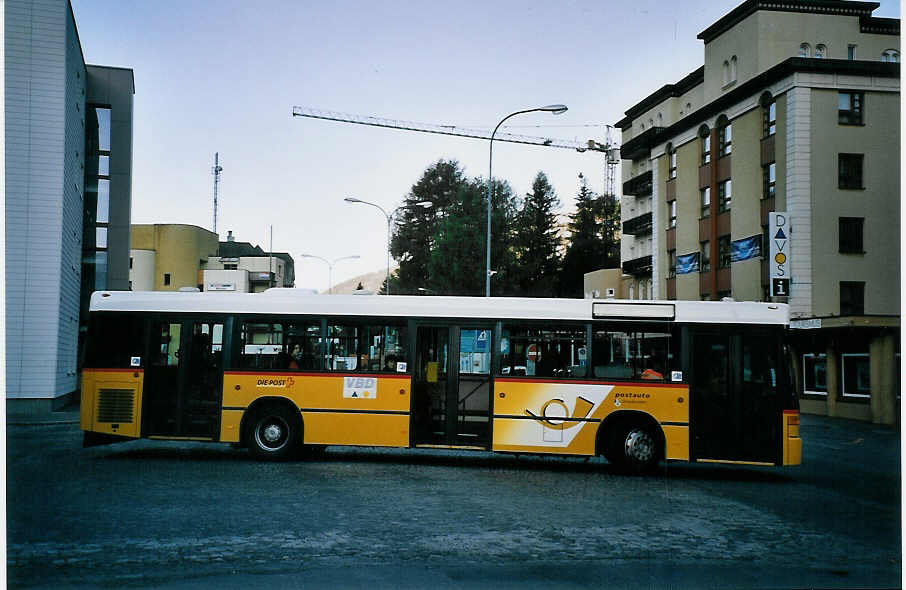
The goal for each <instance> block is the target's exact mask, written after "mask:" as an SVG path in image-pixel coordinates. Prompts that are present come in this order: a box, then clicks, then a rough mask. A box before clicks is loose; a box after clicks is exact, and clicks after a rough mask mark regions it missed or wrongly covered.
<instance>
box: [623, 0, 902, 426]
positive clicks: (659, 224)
mask: <svg viewBox="0 0 906 590" xmlns="http://www.w3.org/2000/svg"><path fill="white" fill-rule="evenodd" d="M878 6H879V5H878V4H877V3H875V2H839V1H831V0H813V1H802V0H798V1H797V0H792V1H790V2H784V3H776V2H768V1H765V0H749V1H747V2H744V3H743V4H741V5H739V6H738V7H737V8H736V9H734V10H733V11H731V12H730V13H729V14H727V15H726V16H724V17H723V18H721V19H720V20H718V21H717V22H716V23H714V24H713V25H711V26H710V27H708V28H707V29H705V30H704V31H703V32H702V33H700V34H699V36H698V38H699V39H701V40H702V41H703V42H704V65H703V66H702V67H701V68H699V69H697V70H695V71H694V72H692V73H690V74H688V75H686V76H684V77H682V78H681V79H680V80H679V81H678V82H676V83H674V84H667V85H666V86H663V87H661V88H660V89H659V90H657V91H656V92H654V93H653V94H651V95H650V96H648V97H647V98H645V99H644V100H642V101H640V102H639V103H638V104H636V105H634V106H632V107H631V108H630V109H629V110H627V111H626V117H625V118H624V119H622V120H621V121H620V122H619V123H617V126H619V127H620V128H621V129H622V131H623V147H622V150H621V152H622V157H623V158H624V162H623V181H624V182H623V195H624V196H623V199H622V211H623V243H622V252H621V257H622V269H623V273H624V278H623V283H624V285H623V289H622V291H623V292H624V293H626V294H627V295H628V296H629V297H630V298H651V297H652V296H653V297H655V298H664V299H712V300H715V299H721V298H723V297H733V298H734V299H736V300H748V301H759V300H760V301H766V300H775V301H782V302H786V303H789V304H790V308H791V315H792V318H793V321H792V327H793V328H795V329H794V330H793V333H792V340H793V342H794V348H795V350H794V356H795V363H794V364H795V369H796V375H797V383H798V386H799V391H800V394H801V397H802V400H801V402H802V403H801V406H802V409H803V410H804V411H809V412H816V413H822V414H824V413H826V414H830V415H836V416H845V417H851V418H859V419H865V420H874V421H876V422H883V423H891V422H894V421H895V420H896V419H897V416H898V411H897V406H898V403H899V401H898V395H899V325H900V318H899V309H900V275H899V268H900V260H899V256H900V248H899V239H900V228H899V206H900V205H899V201H900V186H899V177H900V174H899V166H900V136H899V128H900V115H899V101H900V80H899V76H900V66H899V63H898V62H899V51H900V37H899V33H900V23H899V20H897V19H886V18H876V17H873V16H872V15H871V14H872V11H873V10H874V9H876V8H877V7H878ZM772 212H781V213H784V214H785V218H786V219H787V220H788V221H789V226H788V227H787V230H788V231H786V232H783V233H781V234H777V230H775V232H774V233H770V232H769V229H770V227H769V220H770V217H771V213H772ZM775 234H777V235H775ZM778 237H782V239H779V240H778V239H776V238H778ZM772 243H774V244H778V245H779V247H782V248H783V249H784V251H783V252H782V254H783V257H779V258H773V257H772V253H771V244H772ZM774 254H776V252H775V253H774ZM781 259H783V260H784V262H783V263H782V264H783V268H782V270H783V271H784V273H785V274H784V278H786V279H789V282H788V283H786V282H783V281H781V282H779V283H778V282H775V281H773V280H772V276H775V275H776V273H777V272H778V265H779V264H781V263H779V262H778V261H779V260H781ZM772 287H773V289H774V291H773V292H772Z"/></svg>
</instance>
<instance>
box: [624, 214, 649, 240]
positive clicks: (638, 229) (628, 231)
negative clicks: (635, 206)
mask: <svg viewBox="0 0 906 590" xmlns="http://www.w3.org/2000/svg"><path fill="white" fill-rule="evenodd" d="M650 233H651V211H649V212H648V213H643V214H641V215H638V216H636V217H633V218H632V219H627V220H626V221H624V222H623V235H626V236H647V235H648V234H650Z"/></svg>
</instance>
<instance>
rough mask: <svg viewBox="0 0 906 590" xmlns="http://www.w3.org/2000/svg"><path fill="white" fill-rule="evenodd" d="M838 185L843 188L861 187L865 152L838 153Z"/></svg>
mask: <svg viewBox="0 0 906 590" xmlns="http://www.w3.org/2000/svg"><path fill="white" fill-rule="evenodd" d="M837 157H838V160H837V163H838V172H839V181H838V185H837V186H838V187H839V188H841V189H861V188H865V187H863V186H862V162H863V159H864V157H865V156H864V154H838V156H837Z"/></svg>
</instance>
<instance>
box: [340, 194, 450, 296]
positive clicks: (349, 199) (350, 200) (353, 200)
mask: <svg viewBox="0 0 906 590" xmlns="http://www.w3.org/2000/svg"><path fill="white" fill-rule="evenodd" d="M343 200H344V201H346V202H347V203H362V204H363V205H371V206H372V207H376V208H378V209H379V210H380V211H381V213H383V214H384V217H386V218H387V280H386V286H385V287H384V294H385V295H390V233H391V229H392V225H393V216H394V215H396V212H397V211H399V210H400V209H405V208H406V207H422V208H424V209H430V208H431V207H433V206H434V203H432V202H431V201H419V202H418V203H413V204H411V205H400V206H399V207H397V208H396V209H394V210H393V211H391V212H390V213H387V211H386V210H384V208H383V207H381V206H380V205H378V204H377V203H370V202H368V201H363V200H362V199H357V198H355V197H346V198H345V199H343Z"/></svg>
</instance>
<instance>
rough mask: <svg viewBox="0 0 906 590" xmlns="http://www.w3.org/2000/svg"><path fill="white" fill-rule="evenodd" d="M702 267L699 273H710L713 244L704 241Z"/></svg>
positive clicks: (702, 244)
mask: <svg viewBox="0 0 906 590" xmlns="http://www.w3.org/2000/svg"><path fill="white" fill-rule="evenodd" d="M700 251H701V265H700V266H699V272H708V271H710V270H711V242H709V241H707V240H706V241H704V242H702V243H701V250H700Z"/></svg>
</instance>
